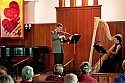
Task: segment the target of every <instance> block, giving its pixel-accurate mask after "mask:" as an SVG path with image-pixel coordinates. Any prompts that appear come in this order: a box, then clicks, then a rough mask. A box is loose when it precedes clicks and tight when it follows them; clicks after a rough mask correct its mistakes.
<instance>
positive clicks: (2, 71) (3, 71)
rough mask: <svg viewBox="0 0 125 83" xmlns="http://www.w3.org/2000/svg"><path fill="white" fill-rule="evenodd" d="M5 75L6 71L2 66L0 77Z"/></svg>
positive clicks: (0, 67)
mask: <svg viewBox="0 0 125 83" xmlns="http://www.w3.org/2000/svg"><path fill="white" fill-rule="evenodd" d="M4 74H7V69H6V68H5V67H4V66H0V76H1V75H4Z"/></svg>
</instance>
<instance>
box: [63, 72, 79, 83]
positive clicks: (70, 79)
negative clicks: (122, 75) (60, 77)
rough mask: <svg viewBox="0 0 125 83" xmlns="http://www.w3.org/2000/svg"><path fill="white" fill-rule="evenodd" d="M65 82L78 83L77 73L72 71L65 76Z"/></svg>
mask: <svg viewBox="0 0 125 83" xmlns="http://www.w3.org/2000/svg"><path fill="white" fill-rule="evenodd" d="M64 83H78V78H77V75H75V74H73V73H70V74H67V75H66V76H65V77H64Z"/></svg>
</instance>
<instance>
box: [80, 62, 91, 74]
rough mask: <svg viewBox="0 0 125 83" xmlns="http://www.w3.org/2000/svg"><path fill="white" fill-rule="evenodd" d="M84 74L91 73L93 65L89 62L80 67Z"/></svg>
mask: <svg viewBox="0 0 125 83" xmlns="http://www.w3.org/2000/svg"><path fill="white" fill-rule="evenodd" d="M80 69H81V71H82V73H84V74H89V73H90V72H91V64H90V63H89V62H88V61H84V62H82V63H81V65H80Z"/></svg>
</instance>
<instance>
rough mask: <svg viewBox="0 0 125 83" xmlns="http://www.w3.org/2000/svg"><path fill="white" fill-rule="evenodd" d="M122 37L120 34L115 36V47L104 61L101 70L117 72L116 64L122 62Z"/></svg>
mask: <svg viewBox="0 0 125 83" xmlns="http://www.w3.org/2000/svg"><path fill="white" fill-rule="evenodd" d="M121 42H122V38H121V36H120V35H115V36H114V48H113V50H112V51H111V55H110V56H109V57H108V58H107V59H106V60H104V61H103V64H102V68H101V72H110V73H111V72H112V73H115V72H116V70H115V65H116V64H117V63H122V43H121Z"/></svg>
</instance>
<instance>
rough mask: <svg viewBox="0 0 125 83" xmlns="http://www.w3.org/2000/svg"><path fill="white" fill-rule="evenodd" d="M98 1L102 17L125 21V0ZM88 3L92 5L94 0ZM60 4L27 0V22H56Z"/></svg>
mask: <svg viewBox="0 0 125 83" xmlns="http://www.w3.org/2000/svg"><path fill="white" fill-rule="evenodd" d="M88 1H93V0H88ZM98 2H99V5H102V8H101V18H102V19H104V20H106V21H125V5H124V4H125V0H120V1H119V0H98ZM88 3H89V5H92V3H93V2H88ZM68 5H69V3H68ZM58 6H59V0H38V1H36V2H34V1H30V2H29V1H28V2H27V1H25V14H24V16H25V19H24V20H25V23H36V24H37V23H56V8H55V7H58Z"/></svg>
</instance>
